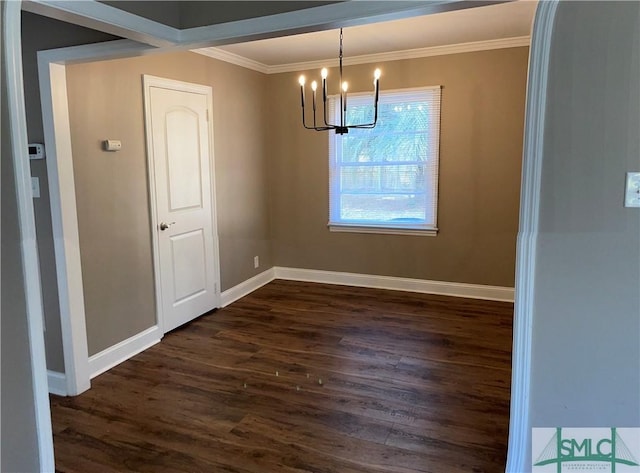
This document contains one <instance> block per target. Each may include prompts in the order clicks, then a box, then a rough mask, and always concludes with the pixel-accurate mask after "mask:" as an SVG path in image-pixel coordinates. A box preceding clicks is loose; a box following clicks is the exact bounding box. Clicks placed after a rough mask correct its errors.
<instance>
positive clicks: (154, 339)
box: [89, 325, 162, 379]
mask: <svg viewBox="0 0 640 473" xmlns="http://www.w3.org/2000/svg"><path fill="white" fill-rule="evenodd" d="M161 338H162V330H160V327H158V326H157V325H154V326H153V327H149V328H148V329H146V330H144V331H142V332H140V333H138V334H136V335H134V336H133V337H129V338H127V339H126V340H123V341H121V342H120V343H116V344H115V345H113V346H111V347H109V348H107V349H106V350H102V351H101V352H100V353H96V354H95V355H93V356H90V357H89V373H91V375H90V376H91V378H92V379H93V378H95V377H96V376H98V375H99V374H102V373H104V372H105V371H107V370H109V369H111V368H113V367H114V366H116V365H119V364H120V363H122V362H123V361H126V360H128V359H129V358H131V357H132V356H135V355H137V354H138V353H140V352H142V351H144V350H146V349H147V348H149V347H151V346H153V345H155V344H156V343H158V342H159V341H160V339H161Z"/></svg>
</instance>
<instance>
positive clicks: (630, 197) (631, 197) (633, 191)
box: [624, 172, 640, 207]
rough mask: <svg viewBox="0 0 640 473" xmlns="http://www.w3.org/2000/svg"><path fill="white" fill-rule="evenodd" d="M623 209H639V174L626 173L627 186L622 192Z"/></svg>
mask: <svg viewBox="0 0 640 473" xmlns="http://www.w3.org/2000/svg"><path fill="white" fill-rule="evenodd" d="M624 206H625V207H640V172H628V173H627V185H626V188H625V191H624Z"/></svg>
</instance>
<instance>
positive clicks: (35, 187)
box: [31, 177, 40, 199]
mask: <svg viewBox="0 0 640 473" xmlns="http://www.w3.org/2000/svg"><path fill="white" fill-rule="evenodd" d="M31 195H32V197H33V198H34V199H39V198H40V179H38V178H37V177H32V178H31Z"/></svg>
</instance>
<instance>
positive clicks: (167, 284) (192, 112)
mask: <svg viewBox="0 0 640 473" xmlns="http://www.w3.org/2000/svg"><path fill="white" fill-rule="evenodd" d="M145 80H147V79H145ZM160 80H161V81H162V79H160ZM165 82H168V83H170V82H172V81H165ZM145 83H146V82H145ZM147 86H148V91H147V94H146V97H147V98H148V101H149V103H148V106H147V110H148V114H149V117H148V119H147V133H149V134H150V135H149V139H148V142H149V148H150V159H152V160H153V161H152V163H150V165H152V175H153V176H154V185H155V196H156V202H155V209H156V215H155V217H156V218H155V221H156V222H157V228H156V230H155V231H156V232H157V253H158V255H157V257H156V262H157V266H158V267H157V268H156V271H158V275H159V277H156V280H157V281H159V284H158V285H159V287H158V288H156V289H157V290H158V291H159V294H160V297H158V300H159V304H160V305H161V307H159V313H161V314H162V315H161V317H162V326H163V330H164V332H168V331H169V330H172V329H174V328H176V327H178V326H180V325H182V324H184V323H186V322H189V321H190V320H192V319H194V318H195V317H198V316H199V315H202V314H203V313H205V312H208V311H209V310H211V309H213V308H215V307H216V304H217V303H218V298H219V296H218V292H217V291H218V287H219V281H218V280H217V275H218V269H217V268H218V255H217V253H216V248H217V242H216V238H217V236H216V232H215V229H214V224H213V222H214V221H215V215H214V210H215V209H213V205H212V177H211V152H212V144H211V139H210V136H211V134H210V124H209V122H208V117H209V110H208V107H209V104H210V96H208V95H207V93H202V92H193V91H186V90H184V88H183V87H177V88H172V87H171V86H170V85H169V86H166V85H164V83H163V84H162V85H161V86H156V85H153V83H151V84H148V85H147ZM196 87H200V88H202V86H196ZM208 91H209V94H210V89H208Z"/></svg>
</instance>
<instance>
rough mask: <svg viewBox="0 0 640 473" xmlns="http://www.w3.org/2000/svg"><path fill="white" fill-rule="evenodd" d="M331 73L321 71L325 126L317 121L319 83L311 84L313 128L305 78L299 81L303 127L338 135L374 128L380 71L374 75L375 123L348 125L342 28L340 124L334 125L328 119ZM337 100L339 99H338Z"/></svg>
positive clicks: (374, 121)
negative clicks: (307, 110)
mask: <svg viewBox="0 0 640 473" xmlns="http://www.w3.org/2000/svg"><path fill="white" fill-rule="evenodd" d="M328 74H329V72H328V71H327V68H326V67H324V68H322V71H320V76H321V77H322V118H323V122H324V125H320V126H318V124H317V121H316V108H317V105H316V104H317V102H316V89H317V88H318V83H317V82H316V81H315V80H314V81H313V82H311V90H312V91H313V101H312V105H313V126H308V125H307V122H306V120H305V110H304V107H305V92H304V84H305V77H304V76H300V79H299V80H298V82H299V84H300V99H301V102H302V125H303V126H304V127H305V128H306V129H307V130H315V131H326V130H335V131H336V134H337V135H344V134H345V133H349V128H373V127H375V126H376V122H377V121H378V96H379V93H380V69H376V70H375V72H374V73H373V86H374V97H375V98H374V101H373V121H372V122H371V123H361V124H357V125H347V124H346V115H347V90H348V88H349V85H348V84H347V82H344V81H343V80H342V28H340V96H339V100H340V123H339V124H333V123H331V122H330V120H329V118H328V117H327V76H328ZM336 100H337V99H336Z"/></svg>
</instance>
